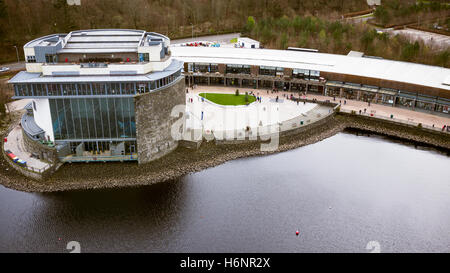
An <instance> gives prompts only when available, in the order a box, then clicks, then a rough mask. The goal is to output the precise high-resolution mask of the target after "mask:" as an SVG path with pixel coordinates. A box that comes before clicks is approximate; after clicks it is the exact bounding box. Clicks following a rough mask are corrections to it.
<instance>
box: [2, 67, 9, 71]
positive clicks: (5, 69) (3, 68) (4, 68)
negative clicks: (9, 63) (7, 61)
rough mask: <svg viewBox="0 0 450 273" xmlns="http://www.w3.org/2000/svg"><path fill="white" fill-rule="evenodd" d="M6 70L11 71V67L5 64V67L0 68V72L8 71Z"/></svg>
mask: <svg viewBox="0 0 450 273" xmlns="http://www.w3.org/2000/svg"><path fill="white" fill-rule="evenodd" d="M6 71H9V67H6V66H4V67H1V68H0V72H6Z"/></svg>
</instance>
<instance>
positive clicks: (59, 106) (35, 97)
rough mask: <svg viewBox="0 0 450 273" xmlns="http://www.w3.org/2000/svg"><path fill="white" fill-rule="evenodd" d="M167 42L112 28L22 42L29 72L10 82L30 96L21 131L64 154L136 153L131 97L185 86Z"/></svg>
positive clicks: (107, 156) (18, 95)
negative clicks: (176, 86)
mask: <svg viewBox="0 0 450 273" xmlns="http://www.w3.org/2000/svg"><path fill="white" fill-rule="evenodd" d="M169 46H170V40H169V39H168V38H167V37H165V36H163V35H161V34H157V33H151V32H145V31H140V30H115V29H113V30H110V29H106V30H84V31H74V32H71V33H69V34H55V35H49V36H45V37H42V38H39V39H36V40H33V41H31V42H29V43H27V44H26V45H25V46H24V53H25V58H26V60H27V63H26V68H27V70H26V71H22V72H19V73H18V74H17V75H16V76H14V77H13V78H12V79H11V80H10V81H9V83H10V84H12V85H13V88H14V92H15V96H14V97H13V98H15V99H32V110H33V112H32V115H33V118H27V119H22V120H25V121H23V122H27V123H29V124H28V125H29V126H22V127H23V128H24V131H25V133H26V135H27V136H29V137H31V138H32V139H35V140H36V141H40V142H41V143H43V144H46V145H54V147H55V149H57V150H58V155H59V157H60V159H61V160H69V161H72V160H74V161H75V160H76V159H89V160H92V159H99V160H115V159H117V160H136V159H138V151H137V146H138V145H137V124H136V111H135V99H136V97H137V96H142V95H145V94H150V93H154V92H161V91H164V90H165V89H166V88H170V87H172V86H174V85H176V84H177V83H178V82H180V81H181V82H183V84H184V81H182V80H181V79H182V78H183V76H182V73H181V72H182V68H183V62H181V61H178V60H174V59H172V58H171V53H170V50H169ZM178 89H180V90H179V91H180V92H184V87H183V88H178ZM183 101H184V100H183ZM27 115H30V114H27ZM31 123H33V124H31ZM26 128H34V129H35V130H27V129H26ZM36 128H37V129H36ZM39 129H41V130H39ZM36 132H39V135H36ZM42 132H44V133H42Z"/></svg>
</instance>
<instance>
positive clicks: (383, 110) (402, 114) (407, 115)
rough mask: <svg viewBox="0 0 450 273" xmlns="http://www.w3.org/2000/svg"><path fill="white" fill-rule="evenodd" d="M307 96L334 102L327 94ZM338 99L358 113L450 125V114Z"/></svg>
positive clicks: (437, 125) (429, 123)
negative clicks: (443, 114) (446, 115)
mask: <svg viewBox="0 0 450 273" xmlns="http://www.w3.org/2000/svg"><path fill="white" fill-rule="evenodd" d="M307 97H308V98H310V99H312V98H315V99H317V100H319V101H326V100H330V101H332V102H333V98H332V97H327V96H319V95H311V94H308V95H307ZM336 101H337V102H339V101H341V102H342V104H341V109H344V110H348V111H351V110H354V111H356V112H357V113H359V110H361V112H364V109H366V113H369V114H371V113H373V114H374V115H377V116H382V117H385V118H390V116H391V115H394V118H395V119H397V120H402V121H405V122H413V123H422V125H428V126H430V127H432V126H433V124H434V127H435V128H439V129H440V128H442V126H444V125H450V115H449V117H443V116H440V115H433V114H430V113H423V112H419V111H412V110H409V109H405V108H399V107H392V106H387V105H382V104H375V103H371V104H370V106H368V103H367V102H363V101H355V100H346V104H345V105H344V99H343V98H336Z"/></svg>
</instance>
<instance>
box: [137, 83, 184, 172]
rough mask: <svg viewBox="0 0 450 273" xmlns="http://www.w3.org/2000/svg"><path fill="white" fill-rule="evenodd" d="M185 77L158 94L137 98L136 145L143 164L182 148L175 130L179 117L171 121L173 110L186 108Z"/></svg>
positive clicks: (146, 94) (156, 92) (140, 161)
mask: <svg viewBox="0 0 450 273" xmlns="http://www.w3.org/2000/svg"><path fill="white" fill-rule="evenodd" d="M185 92H186V91H185V83H184V77H182V76H181V77H179V78H178V79H177V80H176V81H175V82H174V83H173V84H172V85H170V86H167V87H166V88H164V89H160V90H158V91H154V92H150V93H145V94H140V95H136V96H135V97H134V109H135V118H136V142H137V152H138V161H139V163H140V164H141V163H147V162H150V161H152V160H155V159H158V158H160V157H162V156H164V155H166V154H168V153H169V152H171V151H172V150H174V149H175V148H176V147H177V146H178V141H176V140H174V139H173V138H172V135H171V128H172V125H173V124H174V122H175V121H176V120H177V119H178V117H175V118H174V117H171V116H170V114H171V111H172V108H173V107H174V106H176V105H179V104H183V105H185V104H186V101H185V100H186V94H185Z"/></svg>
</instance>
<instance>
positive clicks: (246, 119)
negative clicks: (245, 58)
mask: <svg viewBox="0 0 450 273" xmlns="http://www.w3.org/2000/svg"><path fill="white" fill-rule="evenodd" d="M236 89H239V92H240V93H241V94H243V93H245V92H254V93H255V94H256V95H257V96H261V97H262V103H261V104H262V105H267V106H269V107H271V109H276V107H278V108H279V115H278V116H276V117H278V118H279V121H280V122H282V121H286V120H289V119H292V118H293V117H302V116H303V115H307V116H308V115H309V116H313V114H312V113H313V111H312V110H314V109H315V111H321V113H322V115H325V114H326V109H321V110H319V109H320V108H317V105H315V104H311V103H307V104H306V105H302V104H301V103H300V105H299V106H298V105H297V104H296V103H295V102H293V101H290V100H287V99H285V97H284V96H290V95H291V94H293V95H294V96H295V97H298V96H299V94H298V93H295V92H283V91H278V92H271V91H269V90H267V89H252V88H236V87H223V86H196V87H195V88H194V89H189V94H187V97H188V98H190V97H192V98H193V99H194V103H192V104H191V105H190V103H187V108H188V111H192V112H193V113H194V116H195V117H196V118H195V119H196V122H195V121H190V122H192V123H188V127H189V126H191V127H193V128H197V129H198V128H200V127H201V124H202V122H201V121H199V118H198V117H201V109H202V107H205V110H204V119H206V118H207V117H208V115H209V114H210V113H209V112H210V111H211V112H212V115H213V116H212V117H209V118H210V119H209V120H207V121H204V122H203V125H204V128H205V129H210V127H213V126H215V128H216V130H223V129H225V130H229V129H233V126H234V128H235V129H240V128H243V127H245V126H247V125H249V126H250V127H254V126H256V125H258V124H255V120H257V119H255V117H261V118H262V119H263V121H264V118H265V117H267V116H264V115H259V116H258V113H259V114H260V113H261V108H260V107H256V106H254V107H250V106H247V107H248V109H246V110H244V111H243V110H242V109H240V108H236V109H235V111H230V110H228V109H227V110H226V111H225V110H219V109H217V108H212V107H206V106H202V103H201V102H200V101H199V100H198V99H196V98H198V94H199V93H202V92H208V93H235V91H236ZM277 96H278V97H279V98H280V100H281V99H282V100H283V102H280V103H274V102H273V99H274V98H276V97H277ZM302 98H307V99H310V100H312V99H316V100H318V101H331V102H336V103H339V102H341V109H342V110H343V111H346V112H350V111H352V110H354V111H356V112H357V113H359V110H361V112H362V113H364V109H365V110H366V111H365V113H366V115H370V114H373V115H374V116H377V117H381V118H386V119H388V118H390V117H391V115H393V117H394V119H395V120H397V121H400V122H404V123H409V124H413V125H416V124H418V123H422V125H424V126H425V127H430V128H432V127H433V125H434V128H435V129H436V130H440V129H441V128H442V127H443V126H444V125H450V116H449V117H446V116H445V114H438V113H433V114H431V113H425V112H419V111H412V110H410V109H406V108H398V107H392V106H387V105H380V104H374V103H371V104H370V106H369V105H368V103H367V102H363V101H355V100H345V102H346V103H345V104H344V98H336V100H335V101H333V97H328V96H320V95H313V94H306V96H302ZM199 104H200V105H199ZM209 104H210V103H203V105H209ZM314 106H315V107H316V108H314ZM241 107H244V109H245V107H246V106H241ZM250 110H253V111H254V113H253V114H252V113H248V112H251V111H250ZM223 112H226V113H225V115H224V117H223V116H222V115H220V114H223ZM212 120H215V121H216V123H215V124H213V122H212ZM266 121H267V120H266ZM272 121H273V120H272ZM263 124H264V122H263Z"/></svg>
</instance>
